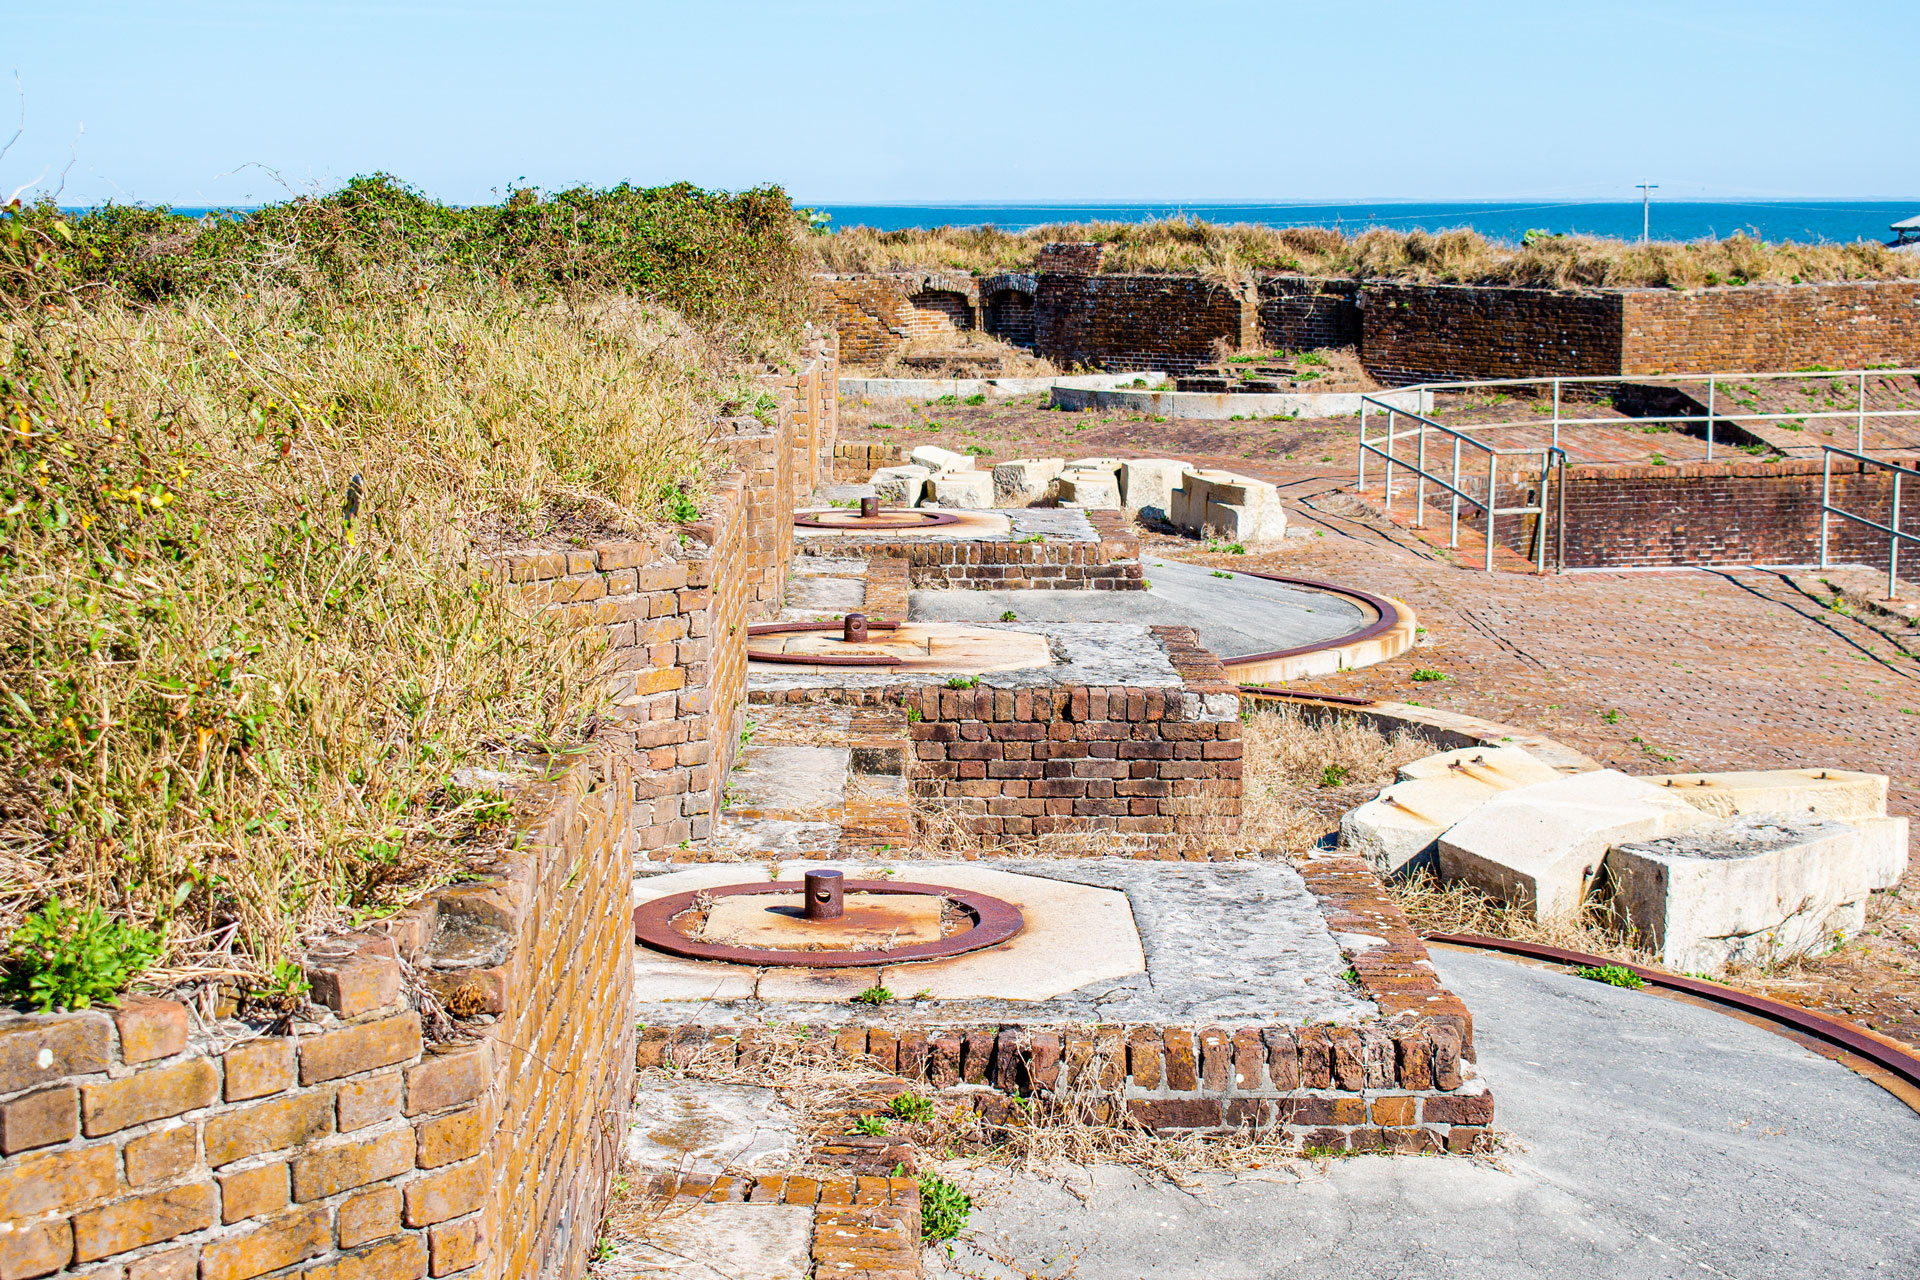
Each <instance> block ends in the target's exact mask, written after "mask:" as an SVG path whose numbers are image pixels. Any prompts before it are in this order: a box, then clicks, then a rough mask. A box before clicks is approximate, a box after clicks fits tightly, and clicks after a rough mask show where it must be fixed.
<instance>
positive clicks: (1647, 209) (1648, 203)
mask: <svg viewBox="0 0 1920 1280" xmlns="http://www.w3.org/2000/svg"><path fill="white" fill-rule="evenodd" d="M1638 186H1639V188H1640V243H1641V244H1645V243H1646V242H1647V241H1648V239H1650V238H1651V237H1650V233H1651V232H1652V230H1653V193H1654V192H1656V191H1658V190H1659V189H1660V184H1659V183H1657V182H1642V183H1639V184H1638Z"/></svg>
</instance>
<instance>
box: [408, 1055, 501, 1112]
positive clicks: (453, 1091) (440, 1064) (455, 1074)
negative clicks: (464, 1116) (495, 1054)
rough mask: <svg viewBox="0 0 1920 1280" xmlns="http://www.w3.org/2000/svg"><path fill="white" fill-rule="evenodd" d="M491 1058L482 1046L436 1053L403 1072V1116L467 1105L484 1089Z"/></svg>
mask: <svg viewBox="0 0 1920 1280" xmlns="http://www.w3.org/2000/svg"><path fill="white" fill-rule="evenodd" d="M492 1072H493V1059H492V1057H491V1056H490V1055H489V1054H488V1052H487V1050H486V1048H485V1046H484V1045H483V1046H481V1047H478V1048H472V1049H459V1050H453V1051H449V1052H445V1053H436V1054H434V1055H433V1056H432V1057H430V1058H428V1059H427V1060H426V1061H425V1062H422V1063H421V1064H420V1065H419V1066H417V1067H415V1068H414V1069H413V1070H411V1071H409V1072H407V1114H408V1115H410V1116H417V1115H420V1114H422V1113H424V1112H428V1111H438V1110H440V1109H441V1108H443V1107H457V1106H459V1105H460V1104H461V1103H463V1102H471V1101H473V1100H474V1099H475V1098H477V1097H479V1096H480V1095H481V1094H483V1093H485V1092H486V1090H487V1085H488V1084H489V1083H490V1082H491V1079H492Z"/></svg>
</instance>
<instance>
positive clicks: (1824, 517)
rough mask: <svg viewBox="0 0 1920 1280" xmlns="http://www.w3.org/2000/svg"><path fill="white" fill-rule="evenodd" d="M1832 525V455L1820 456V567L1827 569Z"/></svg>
mask: <svg viewBox="0 0 1920 1280" xmlns="http://www.w3.org/2000/svg"><path fill="white" fill-rule="evenodd" d="M1832 524H1833V454H1831V453H1822V454H1821V455H1820V567H1821V568H1822V569H1825V568H1826V567H1827V531H1828V529H1829V527H1830V526H1831V525H1832Z"/></svg>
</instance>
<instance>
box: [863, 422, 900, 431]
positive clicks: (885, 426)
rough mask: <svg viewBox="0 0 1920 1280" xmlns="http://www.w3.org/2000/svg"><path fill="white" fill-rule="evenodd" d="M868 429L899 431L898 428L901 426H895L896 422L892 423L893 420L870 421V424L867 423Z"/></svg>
mask: <svg viewBox="0 0 1920 1280" xmlns="http://www.w3.org/2000/svg"><path fill="white" fill-rule="evenodd" d="M867 430H869V431H897V430H899V428H898V427H896V426H894V424H893V423H891V422H870V423H868V424H867Z"/></svg>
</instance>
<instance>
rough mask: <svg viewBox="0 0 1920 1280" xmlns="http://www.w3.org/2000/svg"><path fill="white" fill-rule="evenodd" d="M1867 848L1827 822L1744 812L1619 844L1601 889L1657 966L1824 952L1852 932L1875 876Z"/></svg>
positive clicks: (1840, 825)
mask: <svg viewBox="0 0 1920 1280" xmlns="http://www.w3.org/2000/svg"><path fill="white" fill-rule="evenodd" d="M1871 843H1872V842H1870V841H1869V840H1867V839H1866V838H1864V836H1863V834H1862V833H1861V832H1860V831H1858V830H1856V829H1855V828H1853V827H1852V826H1849V825H1848V824H1846V823H1844V822H1838V821H1835V820H1833V819H1831V818H1801V817H1782V816H1778V815H1773V814H1743V815H1739V816H1736V817H1732V818H1723V819H1719V820H1713V821H1709V822H1707V823H1706V824H1704V825H1702V826H1698V827H1695V828H1693V829H1691V830H1688V831H1683V832H1680V833H1678V834H1676V835H1671V836H1667V837H1665V838H1663V839H1659V840H1649V841H1635V842H1630V843H1627V844H1622V845H1619V846H1617V847H1616V848H1615V849H1613V851H1612V852H1611V853H1609V854H1608V855H1607V883H1608V886H1609V893H1610V895H1611V899H1612V903H1613V906H1614V909H1615V910H1616V911H1619V912H1621V913H1622V914H1624V915H1625V917H1626V919H1627V922H1628V924H1629V926H1630V927H1631V928H1632V929H1634V930H1635V931H1637V932H1638V933H1639V935H1640V937H1641V940H1642V943H1643V945H1645V946H1647V947H1648V948H1650V949H1651V950H1653V951H1655V952H1657V953H1658V954H1659V957H1660V962H1661V963H1662V964H1664V965H1666V966H1668V967H1670V968H1674V969H1680V970H1711V969H1715V968H1718V967H1719V966H1721V965H1724V964H1726V963H1728V962H1730V961H1744V962H1748V963H1756V964H1757V963H1764V962H1766V961H1768V960H1776V959H1782V958H1785V957H1787V956H1794V955H1806V954H1819V953H1821V952H1825V951H1828V950H1831V949H1832V947H1833V946H1834V945H1835V944H1836V943H1837V942H1839V941H1840V940H1841V939H1842V938H1844V937H1846V936H1848V935H1849V934H1850V933H1851V932H1853V931H1855V930H1858V929H1859V927H1860V925H1861V923H1862V922H1863V921H1864V918H1865V902H1866V897H1867V894H1868V893H1869V892H1870V891H1871V890H1872V888H1873V886H1874V881H1875V880H1876V879H1877V878H1878V876H1879V873H1880V870H1881V869H1880V868H1878V867H1876V866H1875V865H1874V851H1873V850H1872V849H1871V848H1870V847H1869V846H1870V844H1871Z"/></svg>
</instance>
